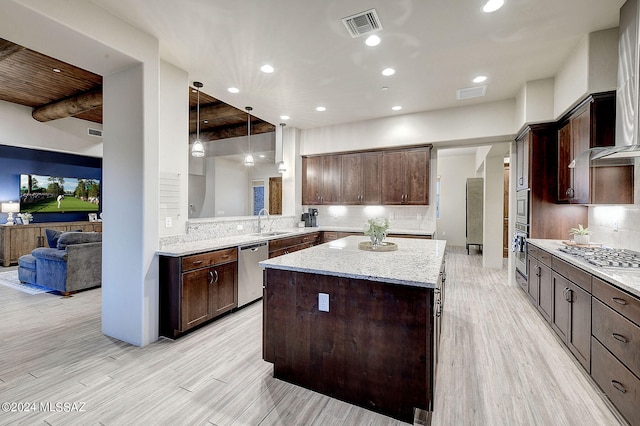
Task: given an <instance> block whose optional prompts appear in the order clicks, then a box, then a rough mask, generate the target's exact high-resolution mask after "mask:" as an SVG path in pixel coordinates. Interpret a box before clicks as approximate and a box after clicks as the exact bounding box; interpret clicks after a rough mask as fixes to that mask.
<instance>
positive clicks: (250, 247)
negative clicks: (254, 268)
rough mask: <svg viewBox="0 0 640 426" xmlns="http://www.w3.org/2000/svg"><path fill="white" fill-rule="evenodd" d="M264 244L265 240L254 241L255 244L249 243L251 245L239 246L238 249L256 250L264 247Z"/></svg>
mask: <svg viewBox="0 0 640 426" xmlns="http://www.w3.org/2000/svg"><path fill="white" fill-rule="evenodd" d="M266 245H267V243H266V242H262V243H256V244H251V245H248V246H241V247H240V250H251V251H258V250H259V249H260V247H264V246H266Z"/></svg>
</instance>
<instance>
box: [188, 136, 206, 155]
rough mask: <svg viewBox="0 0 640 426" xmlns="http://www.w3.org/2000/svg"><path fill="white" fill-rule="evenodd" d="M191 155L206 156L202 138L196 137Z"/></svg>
mask: <svg viewBox="0 0 640 426" xmlns="http://www.w3.org/2000/svg"><path fill="white" fill-rule="evenodd" d="M191 155H192V156H193V157H204V145H202V141H200V139H196V141H195V142H194V143H193V146H191Z"/></svg>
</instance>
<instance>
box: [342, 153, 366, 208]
mask: <svg viewBox="0 0 640 426" xmlns="http://www.w3.org/2000/svg"><path fill="white" fill-rule="evenodd" d="M362 157H363V156H362V155H361V154H346V155H342V204H362V201H363V200H362V198H363V197H362V195H363V194H362V192H363V191H362Z"/></svg>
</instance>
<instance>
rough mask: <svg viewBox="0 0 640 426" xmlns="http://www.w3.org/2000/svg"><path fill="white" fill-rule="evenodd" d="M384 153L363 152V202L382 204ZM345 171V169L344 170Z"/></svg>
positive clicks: (361, 198)
mask: <svg viewBox="0 0 640 426" xmlns="http://www.w3.org/2000/svg"><path fill="white" fill-rule="evenodd" d="M381 169H382V154H380V153H379V152H374V153H367V154H362V183H361V188H362V189H361V194H360V195H361V197H360V200H361V201H362V203H363V204H374V205H378V204H382V180H381V177H382V170H381ZM343 173H344V171H343Z"/></svg>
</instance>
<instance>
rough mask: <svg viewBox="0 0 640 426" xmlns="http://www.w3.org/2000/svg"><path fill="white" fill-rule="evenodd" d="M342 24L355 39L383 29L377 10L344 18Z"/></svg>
mask: <svg viewBox="0 0 640 426" xmlns="http://www.w3.org/2000/svg"><path fill="white" fill-rule="evenodd" d="M342 23H343V24H344V26H345V27H347V31H349V34H351V37H353V38H356V37H360V36H361V35H364V34H368V33H372V32H374V31H378V30H381V29H382V24H381V23H380V19H378V14H377V13H376V10H375V9H371V10H367V11H366V12H360V13H356V14H355V15H351V16H347V17H346V18H342Z"/></svg>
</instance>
